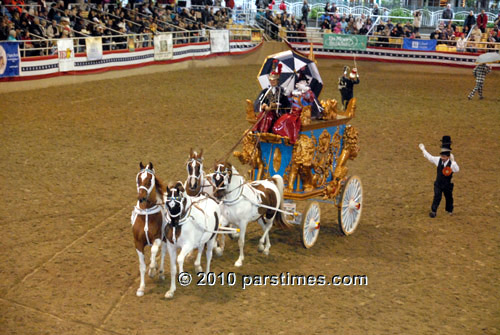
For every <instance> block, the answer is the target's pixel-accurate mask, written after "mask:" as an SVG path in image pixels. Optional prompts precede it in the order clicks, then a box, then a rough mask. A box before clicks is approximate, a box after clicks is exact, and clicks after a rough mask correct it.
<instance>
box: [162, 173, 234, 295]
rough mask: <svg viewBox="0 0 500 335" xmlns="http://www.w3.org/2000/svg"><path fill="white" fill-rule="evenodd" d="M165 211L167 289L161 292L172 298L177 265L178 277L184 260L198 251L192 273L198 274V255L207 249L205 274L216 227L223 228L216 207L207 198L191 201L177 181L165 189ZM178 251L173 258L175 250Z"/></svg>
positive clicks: (213, 202)
mask: <svg viewBox="0 0 500 335" xmlns="http://www.w3.org/2000/svg"><path fill="white" fill-rule="evenodd" d="M165 208H166V210H167V214H168V217H169V223H168V224H167V226H166V228H165V236H166V237H167V249H168V254H169V255H170V289H169V290H168V291H167V293H165V298H173V296H174V292H175V290H176V281H177V265H176V260H177V263H178V264H179V274H181V273H183V272H184V259H185V258H186V256H187V255H188V254H189V253H190V252H191V251H192V250H193V249H195V248H196V249H198V255H199V257H198V258H197V259H196V262H195V268H196V271H198V272H201V271H202V268H201V253H202V252H203V247H204V246H205V244H206V246H207V250H206V256H207V267H206V273H207V274H208V273H209V272H210V261H211V260H212V251H213V248H214V243H215V235H216V234H217V233H218V229H219V225H224V226H225V224H224V220H223V218H222V216H221V212H220V208H219V204H217V202H215V201H214V200H213V199H211V198H208V197H197V198H191V197H189V196H187V195H186V194H185V191H184V186H183V185H182V183H181V182H177V183H176V184H175V185H169V186H168V187H167V192H166V198H165ZM178 248H180V249H181V252H180V253H179V255H178V256H177V249H178Z"/></svg>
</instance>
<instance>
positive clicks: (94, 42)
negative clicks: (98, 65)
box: [85, 37, 102, 60]
mask: <svg viewBox="0 0 500 335" xmlns="http://www.w3.org/2000/svg"><path fill="white" fill-rule="evenodd" d="M85 46H86V49H87V60H101V59H102V38H101V37H87V38H86V39H85Z"/></svg>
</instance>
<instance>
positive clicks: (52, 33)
mask: <svg viewBox="0 0 500 335" xmlns="http://www.w3.org/2000/svg"><path fill="white" fill-rule="evenodd" d="M60 35H61V34H60V31H59V27H58V26H57V21H56V20H52V23H51V25H50V26H49V27H48V28H47V36H48V37H49V38H59V36H60Z"/></svg>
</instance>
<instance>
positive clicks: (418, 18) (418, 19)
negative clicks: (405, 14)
mask: <svg viewBox="0 0 500 335" xmlns="http://www.w3.org/2000/svg"><path fill="white" fill-rule="evenodd" d="M421 25H422V12H421V11H419V10H416V11H414V12H413V31H414V32H415V33H418V32H419V31H420V26H421Z"/></svg>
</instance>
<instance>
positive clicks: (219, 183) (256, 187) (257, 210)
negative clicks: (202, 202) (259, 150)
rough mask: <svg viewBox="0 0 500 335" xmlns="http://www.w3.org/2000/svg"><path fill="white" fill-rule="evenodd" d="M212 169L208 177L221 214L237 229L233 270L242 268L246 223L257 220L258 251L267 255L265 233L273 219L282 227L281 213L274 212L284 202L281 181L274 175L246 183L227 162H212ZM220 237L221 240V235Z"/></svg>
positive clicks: (267, 234) (267, 236) (266, 236)
mask: <svg viewBox="0 0 500 335" xmlns="http://www.w3.org/2000/svg"><path fill="white" fill-rule="evenodd" d="M214 170H215V172H214V174H213V177H212V178H213V182H214V184H215V186H216V191H215V193H214V196H215V197H216V198H217V199H220V200H222V215H223V216H224V217H225V219H226V220H227V221H228V222H229V223H230V224H234V225H236V226H237V227H238V228H239V229H240V236H239V239H238V246H239V248H240V256H239V258H238V260H237V261H236V262H235V263H234V265H235V266H237V267H240V266H242V265H243V259H244V258H245V256H244V253H243V248H244V246H245V231H246V227H247V225H248V223H249V222H250V221H258V223H259V224H260V225H261V227H262V230H263V231H264V233H263V234H262V237H261V238H260V240H259V250H260V251H263V252H264V254H265V255H268V254H269V249H270V248H271V242H270V240H269V231H270V230H271V227H272V225H273V221H275V218H276V219H278V220H276V222H277V223H279V224H280V225H284V226H286V225H285V223H284V222H283V220H281V213H280V212H278V211H277V209H278V210H279V209H282V207H283V202H284V201H283V178H282V177H281V176H280V175H274V176H273V177H272V179H270V180H257V181H253V182H251V183H247V182H245V179H244V178H243V176H241V175H240V174H239V173H238V171H237V170H236V169H235V168H234V166H232V165H231V164H230V163H228V162H219V163H216V165H215V169H214ZM221 238H222V239H223V238H224V236H221ZM264 243H265V245H264ZM222 245H223V242H222Z"/></svg>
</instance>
